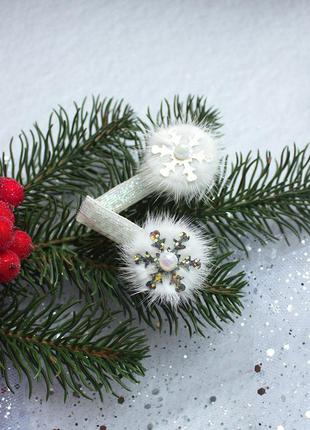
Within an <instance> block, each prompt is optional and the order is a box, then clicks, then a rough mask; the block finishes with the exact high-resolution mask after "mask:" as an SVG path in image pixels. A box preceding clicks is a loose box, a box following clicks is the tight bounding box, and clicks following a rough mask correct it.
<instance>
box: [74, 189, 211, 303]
mask: <svg viewBox="0 0 310 430" xmlns="http://www.w3.org/2000/svg"><path fill="white" fill-rule="evenodd" d="M77 221H78V222H80V223H81V224H84V225H87V226H88V227H90V228H92V229H93V230H95V231H97V232H98V233H101V234H103V235H104V236H106V237H108V238H109V239H111V240H113V241H114V242H116V243H117V244H118V245H119V246H120V248H121V255H122V259H123V262H124V267H123V268H122V274H123V276H124V278H125V279H126V281H128V282H129V284H130V285H131V291H132V293H133V294H135V293H144V294H145V300H147V301H148V302H149V303H154V302H160V303H169V304H171V305H173V306H176V305H178V304H179V303H181V302H183V303H184V302H187V301H188V300H189V299H191V298H192V297H193V296H194V294H195V292H196V291H197V290H199V289H201V288H202V286H203V282H204V279H205V277H206V276H207V274H208V271H209V263H210V254H211V250H212V246H211V244H210V241H209V240H207V239H206V238H205V237H204V236H203V234H202V232H201V231H200V230H199V229H198V228H197V227H195V226H193V225H191V224H190V223H189V222H188V221H187V220H185V219H181V220H176V219H175V218H174V217H169V216H167V215H162V216H157V217H151V216H149V217H148V219H147V221H146V222H145V223H144V225H143V227H139V226H137V225H136V224H135V223H133V222H131V221H129V220H128V219H126V218H124V217H122V216H121V215H119V214H117V213H115V212H113V211H111V210H109V209H107V208H105V207H104V206H103V205H102V204H100V203H98V201H96V200H95V199H92V198H91V197H87V198H86V200H85V202H84V203H83V205H82V206H81V208H80V211H79V213H78V215H77Z"/></svg>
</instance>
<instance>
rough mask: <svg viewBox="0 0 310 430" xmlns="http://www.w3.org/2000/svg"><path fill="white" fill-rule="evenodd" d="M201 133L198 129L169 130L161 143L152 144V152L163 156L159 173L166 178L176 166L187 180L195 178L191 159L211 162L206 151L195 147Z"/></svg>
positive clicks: (198, 143)
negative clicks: (189, 130)
mask: <svg viewBox="0 0 310 430" xmlns="http://www.w3.org/2000/svg"><path fill="white" fill-rule="evenodd" d="M201 139H202V135H201V133H200V130H199V131H198V130H197V131H195V132H192V133H191V134H189V133H188V132H186V134H185V133H184V131H182V130H178V131H177V130H170V131H169V133H168V135H167V138H166V139H165V140H164V142H163V143H161V144H159V145H156V144H153V145H152V149H151V151H152V154H154V155H159V156H160V157H161V158H163V163H162V166H163V167H162V168H161V169H160V174H161V175H162V176H164V177H165V178H167V177H168V176H170V174H171V173H175V172H176V168H177V166H180V167H181V168H183V169H182V174H183V175H184V176H185V177H186V179H187V181H188V182H194V181H196V180H197V175H196V173H195V168H194V166H193V161H198V162H200V163H202V162H207V163H209V162H211V161H212V157H210V156H208V154H207V153H206V151H203V150H199V148H196V147H197V146H199V145H200V141H201ZM166 160H167V161H166Z"/></svg>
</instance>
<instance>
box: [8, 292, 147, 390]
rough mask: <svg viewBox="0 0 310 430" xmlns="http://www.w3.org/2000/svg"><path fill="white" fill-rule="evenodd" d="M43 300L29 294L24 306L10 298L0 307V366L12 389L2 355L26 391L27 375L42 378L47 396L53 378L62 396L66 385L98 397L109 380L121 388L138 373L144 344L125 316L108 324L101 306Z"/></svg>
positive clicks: (110, 387)
mask: <svg viewBox="0 0 310 430" xmlns="http://www.w3.org/2000/svg"><path fill="white" fill-rule="evenodd" d="M45 300H46V297H43V298H33V299H32V300H31V301H30V303H29V304H28V305H26V306H23V305H22V303H21V302H18V301H16V300H15V301H10V302H9V303H8V304H7V305H6V306H4V307H2V308H1V309H0V344H1V349H0V372H1V374H2V376H3V377H4V379H5V381H6V384H7V385H8V387H9V388H10V389H11V390H12V391H13V388H12V387H11V381H10V376H9V374H8V360H10V361H11V362H12V363H13V366H14V367H15V369H16V370H17V372H18V375H19V378H20V380H21V379H22V377H23V376H24V377H26V379H27V381H28V385H29V395H31V392H32V385H33V381H37V380H43V381H44V382H45V385H46V389H47V398H48V396H49V394H50V390H51V388H52V386H53V385H54V383H55V380H57V381H58V382H59V383H60V385H61V386H62V388H63V390H64V395H65V398H66V397H67V395H68V393H69V391H70V390H71V391H72V392H73V393H77V394H80V395H82V396H85V397H89V392H92V391H96V392H97V393H99V395H100V397H101V398H102V392H103V390H104V391H108V392H112V393H114V388H113V383H117V384H120V385H121V386H122V387H124V388H127V386H126V383H125V381H126V380H127V381H130V382H137V379H136V378H137V376H143V375H144V367H143V366H142V364H141V360H142V359H143V358H144V357H145V356H146V354H147V352H148V348H147V347H146V346H145V339H144V337H143V335H142V333H141V331H140V330H138V329H136V328H134V327H132V326H131V325H130V324H129V321H123V322H119V323H118V324H117V325H116V327H115V328H111V327H110V324H111V323H112V322H113V318H112V316H111V315H109V314H108V313H107V312H104V311H102V310H99V312H98V313H99V315H98V316H94V309H92V308H91V307H90V306H83V307H82V308H80V309H78V310H75V303H72V302H70V301H69V302H67V303H65V304H58V303H55V302H54V300H50V301H49V303H48V304H46V303H45ZM107 329H109V332H108V333H105V332H106V331H107ZM89 398H90V397H89Z"/></svg>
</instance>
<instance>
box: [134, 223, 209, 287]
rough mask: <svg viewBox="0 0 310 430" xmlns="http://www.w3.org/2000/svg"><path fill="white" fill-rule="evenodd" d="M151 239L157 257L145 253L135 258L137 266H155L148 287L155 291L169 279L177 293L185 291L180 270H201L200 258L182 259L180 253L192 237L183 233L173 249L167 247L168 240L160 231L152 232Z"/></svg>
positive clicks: (174, 240) (175, 240) (175, 241)
mask: <svg viewBox="0 0 310 430" xmlns="http://www.w3.org/2000/svg"><path fill="white" fill-rule="evenodd" d="M150 238H151V241H152V246H153V247H154V248H156V249H157V252H155V255H151V254H150V253H149V252H145V254H144V255H141V254H136V255H135V256H134V261H135V263H136V264H141V263H142V264H144V265H145V267H148V266H149V265H150V264H152V265H154V266H155V269H156V271H155V272H154V273H152V274H151V275H150V280H149V281H147V283H146V286H147V287H148V288H150V289H155V288H156V287H157V284H159V283H162V282H163V279H164V278H165V277H168V279H169V280H170V285H173V286H174V288H175V290H176V291H177V292H181V291H184V290H185V289H186V286H185V285H184V284H183V283H182V280H183V276H181V275H180V274H179V273H178V269H180V268H182V269H185V270H190V269H191V268H195V269H200V268H201V262H200V260H199V259H198V258H194V259H192V258H191V257H190V256H188V257H183V258H182V256H181V255H180V253H179V251H180V250H183V249H185V248H186V245H185V243H186V242H187V241H188V240H189V239H190V237H189V236H188V235H187V234H186V233H185V232H181V233H180V234H179V236H178V238H176V239H173V242H174V245H173V247H172V248H169V247H166V245H165V242H166V239H165V238H164V239H163V238H161V235H160V232H159V231H158V230H154V231H152V232H151V233H150Z"/></svg>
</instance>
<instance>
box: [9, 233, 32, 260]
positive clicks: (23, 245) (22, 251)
mask: <svg viewBox="0 0 310 430" xmlns="http://www.w3.org/2000/svg"><path fill="white" fill-rule="evenodd" d="M10 250H11V251H13V252H15V254H17V255H18V257H19V258H20V259H21V260H23V259H24V258H27V257H29V255H30V254H31V252H32V250H33V244H32V239H31V237H30V236H29V234H28V233H26V232H25V231H22V230H15V232H14V234H13V241H12V243H11V245H10Z"/></svg>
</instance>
